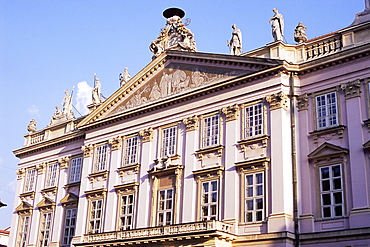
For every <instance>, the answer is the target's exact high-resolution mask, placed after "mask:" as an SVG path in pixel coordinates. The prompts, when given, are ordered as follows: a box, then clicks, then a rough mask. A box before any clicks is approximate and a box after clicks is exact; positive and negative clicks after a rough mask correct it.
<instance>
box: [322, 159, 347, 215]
mask: <svg viewBox="0 0 370 247" xmlns="http://www.w3.org/2000/svg"><path fill="white" fill-rule="evenodd" d="M334 166H339V168H340V176H339V178H340V185H341V189H332V187H333V185H334V184H332V181H333V180H334V179H336V178H338V177H332V174H331V168H332V167H334ZM317 168H318V169H317V172H318V176H317V178H318V183H319V184H318V190H319V199H318V201H319V208H320V216H321V219H323V220H332V219H338V218H343V217H345V212H346V211H345V210H346V207H345V181H344V175H345V174H344V168H343V163H341V162H334V163H329V164H325V165H320V166H318V167H317ZM324 168H329V178H325V181H329V187H330V189H329V190H326V191H324V190H323V179H322V172H321V171H322V169H324ZM339 192H340V193H341V203H334V201H335V198H334V194H335V193H339ZM323 195H329V196H330V204H324V199H323ZM339 205H340V206H341V214H342V215H338V216H336V215H335V207H337V206H339ZM325 207H326V208H329V209H330V216H329V217H326V216H325V212H324V208H325Z"/></svg>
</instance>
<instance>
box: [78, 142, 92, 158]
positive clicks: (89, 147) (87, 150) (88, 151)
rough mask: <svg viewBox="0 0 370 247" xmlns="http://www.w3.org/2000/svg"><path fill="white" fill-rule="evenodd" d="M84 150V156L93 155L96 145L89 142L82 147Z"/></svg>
mask: <svg viewBox="0 0 370 247" xmlns="http://www.w3.org/2000/svg"><path fill="white" fill-rule="evenodd" d="M81 150H82V152H83V153H84V157H85V158H86V157H91V155H92V154H93V151H94V145H93V144H87V145H85V146H82V147H81Z"/></svg>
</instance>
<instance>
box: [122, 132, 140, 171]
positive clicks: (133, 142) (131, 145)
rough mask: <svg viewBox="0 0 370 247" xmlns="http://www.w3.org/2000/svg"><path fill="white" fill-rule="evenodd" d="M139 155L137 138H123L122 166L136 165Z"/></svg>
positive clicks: (136, 136)
mask: <svg viewBox="0 0 370 247" xmlns="http://www.w3.org/2000/svg"><path fill="white" fill-rule="evenodd" d="M138 155H139V136H138V135H135V136H131V137H126V138H125V145H124V159H123V164H124V165H131V164H137V163H138Z"/></svg>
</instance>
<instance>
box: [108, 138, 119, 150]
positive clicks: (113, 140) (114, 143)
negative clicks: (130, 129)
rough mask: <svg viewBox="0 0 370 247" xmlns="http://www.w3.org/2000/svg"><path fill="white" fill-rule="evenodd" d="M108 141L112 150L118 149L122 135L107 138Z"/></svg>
mask: <svg viewBox="0 0 370 247" xmlns="http://www.w3.org/2000/svg"><path fill="white" fill-rule="evenodd" d="M108 143H109V144H110V145H111V147H112V151H115V150H119V149H120V148H121V147H122V137H121V136H117V137H114V138H111V139H109V140H108Z"/></svg>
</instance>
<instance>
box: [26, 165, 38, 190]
mask: <svg viewBox="0 0 370 247" xmlns="http://www.w3.org/2000/svg"><path fill="white" fill-rule="evenodd" d="M36 172H37V171H36V168H32V169H29V170H27V171H26V175H25V178H24V187H23V192H30V191H33V190H35V181H36Z"/></svg>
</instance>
